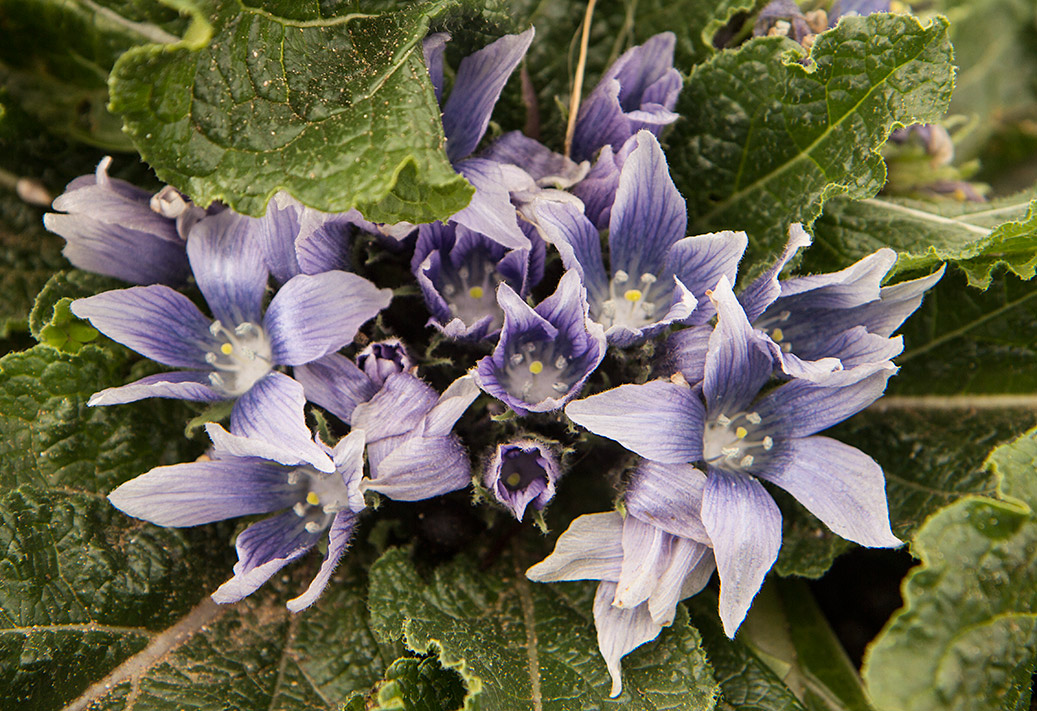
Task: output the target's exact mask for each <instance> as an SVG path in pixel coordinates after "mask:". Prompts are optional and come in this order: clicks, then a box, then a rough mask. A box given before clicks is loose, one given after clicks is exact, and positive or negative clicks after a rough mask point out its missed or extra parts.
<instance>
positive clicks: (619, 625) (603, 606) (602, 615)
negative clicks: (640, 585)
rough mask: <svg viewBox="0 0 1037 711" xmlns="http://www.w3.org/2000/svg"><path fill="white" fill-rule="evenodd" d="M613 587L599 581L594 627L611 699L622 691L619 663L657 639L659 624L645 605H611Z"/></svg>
mask: <svg viewBox="0 0 1037 711" xmlns="http://www.w3.org/2000/svg"><path fill="white" fill-rule="evenodd" d="M615 595H616V584H615V583H607V582H602V583H600V584H599V585H598V590H597V593H595V595H594V626H595V627H596V628H597V630H598V650H599V651H600V652H601V656H602V657H604V658H605V666H607V667H608V670H609V674H611V675H612V691H611V694H610V695H611V696H612V697H613V698H615V697H616V696H619V694H620V693H621V692H622V691H623V671H622V667H621V666H620V660H621V659H622V658H623V657H624V656H626V655H627V654H629V653H630V652H632V651H634V650H635V649H637V648H638V647H640V646H641V645H642V644H644V643H645V642H650V641H651V640H653V639H655V638H656V637H658V636H659V633H660V632H661V631H662V625H658V624H656V623H655V621H654V620H652V615H651V613H650V612H649V611H648V605H646V604H644V605H638V606H637V607H635V608H634V609H632V610H628V609H622V608H619V607H613V606H612V600H613V598H614V597H615Z"/></svg>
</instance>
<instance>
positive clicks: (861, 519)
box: [760, 437, 901, 548]
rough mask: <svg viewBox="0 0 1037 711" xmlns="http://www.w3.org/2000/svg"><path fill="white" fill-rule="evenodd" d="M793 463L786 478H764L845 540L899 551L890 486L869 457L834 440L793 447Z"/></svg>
mask: <svg viewBox="0 0 1037 711" xmlns="http://www.w3.org/2000/svg"><path fill="white" fill-rule="evenodd" d="M789 445H790V447H791V457H790V458H789V459H788V463H787V464H786V466H785V467H784V469H783V470H782V471H781V472H760V476H761V477H763V478H764V479H767V481H770V482H771V483H774V484H777V485H778V486H780V487H781V488H782V489H784V490H785V491H787V492H789V493H790V494H792V495H793V496H794V497H796V500H797V501H799V503H801V504H803V505H804V506H805V507H806V508H807V510H808V511H810V513H812V514H814V515H815V516H817V517H818V518H819V519H821V521H822V522H823V523H824V524H825V525H826V526H828V527H829V528H830V529H832V530H833V531H835V532H836V533H837V534H839V535H840V536H842V537H843V538H845V539H847V540H849V541H853V542H854V543H859V544H860V545H862V546H868V547H870V548H895V547H896V546H899V545H900V544H901V541H900V540H899V539H898V538H896V536H894V535H893V532H892V531H891V530H890V527H889V507H888V506H887V504H886V480H885V477H884V476H883V475H882V468H881V467H880V466H879V465H878V464H877V463H876V462H875V460H874V459H872V458H871V457H869V456H868V455H867V454H865V453H864V452H862V451H861V450H859V449H857V448H856V447H851V446H850V445H848V444H843V443H842V442H839V441H836V440H834V439H830V438H828V437H805V438H803V439H794V440H792V441H791V442H790V443H789Z"/></svg>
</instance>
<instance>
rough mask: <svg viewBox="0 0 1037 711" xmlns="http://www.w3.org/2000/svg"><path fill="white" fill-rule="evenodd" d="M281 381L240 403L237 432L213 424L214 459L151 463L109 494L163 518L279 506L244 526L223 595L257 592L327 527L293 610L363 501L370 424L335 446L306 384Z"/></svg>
mask: <svg viewBox="0 0 1037 711" xmlns="http://www.w3.org/2000/svg"><path fill="white" fill-rule="evenodd" d="M278 375H279V374H278ZM276 382H277V383H278V386H277V389H276V392H274V393H270V395H271V397H268V398H264V400H263V401H262V402H256V403H254V406H252V407H248V408H246V409H242V410H240V411H238V412H236V418H235V422H234V424H233V425H232V428H231V429H232V432H234V434H232V433H231V432H227V431H226V430H224V429H223V428H222V427H220V426H219V425H216V424H213V423H210V424H209V425H207V426H206V429H207V431H208V432H209V435H210V437H212V440H213V449H212V460H211V461H199V462H189V463H186V464H175V465H173V466H166V467H158V468H155V469H152V470H151V471H149V472H147V473H146V474H143V475H141V476H139V477H137V478H136V479H132V480H130V481H128V482H126V483H125V484H123V485H121V486H120V487H118V488H117V489H115V491H113V492H112V493H111V494H110V495H109V497H108V498H109V500H110V501H111V502H112V504H113V505H114V506H115V507H116V508H118V509H119V510H121V511H123V512H125V513H127V514H129V515H130V516H134V517H136V518H141V519H144V520H146V521H151V522H152V523H155V524H158V525H160V526H177V527H181V526H197V525H200V524H204V523H211V522H213V521H222V520H224V519H230V518H236V517H238V516H251V515H254V514H266V513H275V515H274V516H272V517H270V518H266V519H263V520H262V521H259V522H257V523H253V524H252V525H250V526H249V527H248V528H246V529H245V530H244V531H242V532H241V534H239V535H238V538H237V541H236V544H235V545H236V547H237V551H238V562H237V563H236V564H235V565H234V577H232V578H231V579H230V580H228V581H227V582H226V583H224V584H223V585H221V586H220V587H219V588H218V589H217V590H216V591H215V592H214V593H213V595H212V597H213V599H214V600H215V601H216V602H218V603H229V602H236V601H238V600H240V599H242V598H243V597H245V596H246V595H250V594H251V593H252V592H254V591H255V590H256V589H258V588H259V587H260V586H261V585H262V584H263V583H265V582H266V581H267V580H269V579H270V578H271V577H272V576H273V575H274V574H275V573H277V571H279V570H280V569H281V568H283V567H284V566H285V565H287V564H288V563H290V562H292V561H294V560H297V559H299V558H301V557H302V556H303V555H304V554H305V553H306V552H307V551H309V550H310V549H312V548H313V547H314V546H315V545H316V544H317V543H318V542H319V541H320V540H321V539H322V538H323V537H324V534H325V532H327V534H328V551H327V554H326V556H325V558H324V562H323V564H322V565H321V567H320V570H319V571H318V573H317V575H316V577H315V578H314V579H313V581H312V582H311V583H310V585H309V587H308V588H307V589H306V591H305V592H303V594H302V595H300V596H299V597H296V598H294V599H293V600H290V601H289V602H288V609H290V610H291V611H292V612H298V611H300V610H302V609H303V608H306V607H308V606H309V605H311V604H313V602H314V601H315V600H316V599H317V598H318V597H319V596H320V594H321V592H323V590H324V588H325V586H326V585H327V583H328V580H329V579H330V577H331V574H332V572H333V571H334V569H335V567H336V566H337V565H338V563H339V561H340V560H341V558H342V555H343V553H344V552H345V550H346V547H347V545H348V543H349V539H350V536H351V535H352V532H353V527H354V525H355V523H356V518H357V514H358V513H359V512H360V511H361V510H362V509H363V508H364V497H363V494H362V493H361V490H360V481H361V477H362V476H363V470H364V459H363V455H364V433H363V432H362V431H359V430H354V431H353V432H351V433H350V434H349V435H348V436H346V437H345V438H344V439H342V440H341V441H340V442H339V443H338V444H337V445H336V446H335V447H334V449H331V448H329V447H327V446H325V445H324V444H323V443H321V442H320V441H319V440H316V439H314V438H311V436H310V432H309V431H308V430H307V428H306V424H305V420H304V417H303V405H304V402H305V401H304V399H303V394H302V388H301V387H300V386H299V384H298V383H295V382H294V381H292V380H291V379H290V378H288V377H287V376H284V375H279V378H278V379H277V381H276ZM276 512H280V513H276Z"/></svg>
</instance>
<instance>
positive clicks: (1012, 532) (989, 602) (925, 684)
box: [863, 430, 1037, 711]
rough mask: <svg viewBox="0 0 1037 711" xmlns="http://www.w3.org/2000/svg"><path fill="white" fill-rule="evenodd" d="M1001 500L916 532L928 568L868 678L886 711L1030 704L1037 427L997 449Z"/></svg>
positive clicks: (948, 513)
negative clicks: (890, 710)
mask: <svg viewBox="0 0 1037 711" xmlns="http://www.w3.org/2000/svg"><path fill="white" fill-rule="evenodd" d="M988 466H989V467H990V469H991V471H992V472H993V473H994V475H995V476H996V477H997V478H998V482H999V486H998V494H999V496H1000V499H993V498H989V497H978V496H977V497H969V498H966V499H963V500H961V501H958V502H956V503H954V504H952V505H951V506H948V507H947V508H945V509H943V510H942V511H939V512H938V513H937V514H935V515H934V516H933V517H932V518H930V519H929V520H928V521H927V522H926V523H925V525H924V526H923V527H922V528H921V529H920V530H919V532H918V534H917V535H916V537H915V540H914V544H913V551H914V553H915V555H916V556H918V557H919V558H920V559H921V561H922V564H921V565H920V566H918V567H917V568H915V569H914V570H912V571H911V573H910V574H909V575H908V577H907V578H906V580H905V581H904V586H903V596H904V607H903V608H901V610H900V611H898V612H897V613H896V614H895V615H894V616H893V618H892V619H891V620H890V621H889V623H888V624H887V625H886V628H885V629H884V630H883V631H882V633H881V634H880V635H879V636H878V638H877V639H876V640H875V641H874V642H873V643H872V646H871V647H870V648H869V650H868V653H867V654H866V656H865V661H864V670H863V674H864V678H865V681H866V682H867V685H868V690H869V691H870V693H871V695H872V698H874V699H875V702H876V704H877V705H878V706H879V708H882V709H898V711H923V710H927V709H934V710H935V709H940V710H952V709H969V711H983V710H985V709H990V710H991V711H993V710H994V709H1010V708H1026V706H1027V704H1028V700H1029V695H1030V675H1031V673H1032V671H1033V667H1034V663H1035V662H1037V642H1035V640H1037V577H1035V572H1037V565H1035V557H1037V517H1035V514H1034V508H1033V507H1034V506H1037V478H1035V477H1034V469H1035V467H1037V430H1031V431H1030V432H1028V433H1026V434H1025V435H1023V436H1022V437H1020V438H1019V439H1017V440H1016V441H1014V442H1012V443H1011V444H1007V445H1003V446H1001V447H998V448H997V449H996V450H994V451H993V452H992V453H991V456H990V459H989V461H988Z"/></svg>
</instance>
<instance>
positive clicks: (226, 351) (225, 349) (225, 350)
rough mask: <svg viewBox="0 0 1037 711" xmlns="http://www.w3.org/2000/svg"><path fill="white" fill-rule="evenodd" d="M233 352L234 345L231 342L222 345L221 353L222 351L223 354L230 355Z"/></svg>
mask: <svg viewBox="0 0 1037 711" xmlns="http://www.w3.org/2000/svg"><path fill="white" fill-rule="evenodd" d="M233 352H234V346H232V345H231V344H229V343H224V344H223V345H222V346H220V353H222V354H223V355H230V354H231V353H233Z"/></svg>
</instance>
